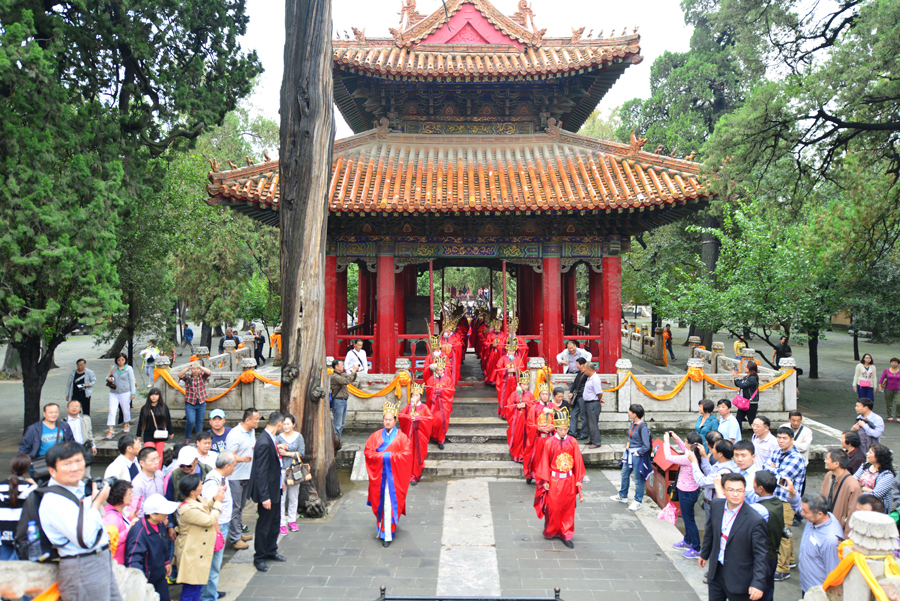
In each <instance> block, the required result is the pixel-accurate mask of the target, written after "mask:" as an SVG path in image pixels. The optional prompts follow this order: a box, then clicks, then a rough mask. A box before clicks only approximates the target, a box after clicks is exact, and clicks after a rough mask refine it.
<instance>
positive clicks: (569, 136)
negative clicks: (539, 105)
mask: <svg viewBox="0 0 900 601" xmlns="http://www.w3.org/2000/svg"><path fill="white" fill-rule="evenodd" d="M558 140H559V142H565V143H568V144H572V145H573V146H585V145H587V147H589V148H593V149H596V150H600V151H601V152H606V153H608V154H614V155H616V156H621V157H625V158H629V159H634V160H640V161H642V162H645V163H650V164H651V165H655V166H658V167H662V168H665V169H674V170H677V171H685V172H688V173H694V174H696V173H699V171H700V165H701V163H695V162H693V161H690V160H687V159H677V158H675V157H673V156H667V155H662V154H656V153H652V152H646V151H644V150H640V149H639V150H637V151H635V150H634V144H623V143H622V142H613V141H611V140H601V139H600V138H592V137H590V136H583V135H581V134H576V133H573V132H569V131H565V130H562V131H560V133H559V139H558ZM640 140H641V141H643V142H646V138H641V139H640ZM640 146H643V143H641V144H640ZM688 156H689V157H691V158H693V156H694V153H691V154H690V155H688Z"/></svg>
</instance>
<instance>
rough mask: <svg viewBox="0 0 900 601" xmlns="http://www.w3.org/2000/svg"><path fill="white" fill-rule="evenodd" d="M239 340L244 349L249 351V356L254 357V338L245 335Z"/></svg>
mask: <svg viewBox="0 0 900 601" xmlns="http://www.w3.org/2000/svg"><path fill="white" fill-rule="evenodd" d="M241 340H243V341H244V348H246V349H250V356H251V357H254V358H255V357H256V344H255V342H254V340H255V339H254V338H253V336H252V335H251V334H245V335H244V336H242V337H241Z"/></svg>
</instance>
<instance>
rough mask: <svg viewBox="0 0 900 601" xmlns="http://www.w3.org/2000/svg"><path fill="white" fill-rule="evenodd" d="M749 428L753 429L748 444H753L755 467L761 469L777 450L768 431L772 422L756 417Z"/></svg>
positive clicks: (773, 439)
mask: <svg viewBox="0 0 900 601" xmlns="http://www.w3.org/2000/svg"><path fill="white" fill-rule="evenodd" d="M750 426H751V427H752V428H753V438H751V439H750V442H752V443H753V451H754V454H755V455H756V467H762V466H764V465H766V464H767V463H769V459H771V458H772V454H773V453H774V452H775V451H777V450H778V441H777V440H775V436H774V435H773V434H772V431H771V429H770V428H771V426H772V422H770V421H769V418H768V417H766V416H765V415H757V416H756V419H754V420H753V423H752V424H750ZM747 494H748V495H749V494H750V489H748V490H747Z"/></svg>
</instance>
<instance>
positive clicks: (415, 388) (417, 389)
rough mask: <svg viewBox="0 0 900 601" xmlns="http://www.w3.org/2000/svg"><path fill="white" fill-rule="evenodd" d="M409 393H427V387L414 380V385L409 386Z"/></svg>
mask: <svg viewBox="0 0 900 601" xmlns="http://www.w3.org/2000/svg"><path fill="white" fill-rule="evenodd" d="M409 394H410V395H413V394H425V387H424V386H423V385H421V384H419V383H418V382H413V383H412V386H410V387H409Z"/></svg>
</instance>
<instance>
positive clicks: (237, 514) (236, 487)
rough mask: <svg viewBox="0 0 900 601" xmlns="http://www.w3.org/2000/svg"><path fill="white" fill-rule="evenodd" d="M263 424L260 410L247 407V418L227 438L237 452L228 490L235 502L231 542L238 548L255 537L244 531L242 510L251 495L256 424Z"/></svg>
mask: <svg viewBox="0 0 900 601" xmlns="http://www.w3.org/2000/svg"><path fill="white" fill-rule="evenodd" d="M257 426H259V411H257V410H256V409H254V408H253V407H250V408H249V409H247V410H245V411H244V419H243V420H241V423H240V424H238V425H237V426H235V427H234V428H232V429H231V432H229V433H228V436H227V437H226V438H225V449H226V450H227V451H229V452H231V453H234V461H235V463H236V464H237V465H235V468H234V471H233V472H232V474H231V475H230V476H228V491H229V492H230V493H231V500H232V502H233V503H234V506H233V511H232V515H231V523H230V524H229V525H228V542H229V543H230V544H231V546H232V547H234V548H235V549H246V548H247V547H249V545H248V544H247V541H248V540H250V539H251V538H253V536H251V535H250V534H244V531H243V527H244V524H243V521H242V519H241V513H242V512H243V511H244V505H246V504H247V499H248V498H249V496H250V487H249V486H248V483H249V481H250V471H251V469H252V467H253V465H252V464H253V448H254V447H255V446H256V427H257Z"/></svg>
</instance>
